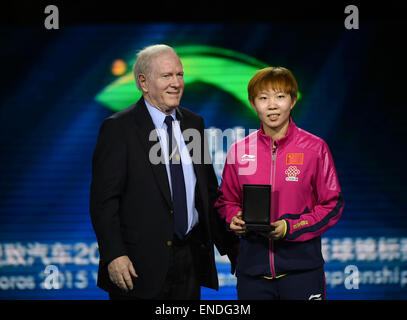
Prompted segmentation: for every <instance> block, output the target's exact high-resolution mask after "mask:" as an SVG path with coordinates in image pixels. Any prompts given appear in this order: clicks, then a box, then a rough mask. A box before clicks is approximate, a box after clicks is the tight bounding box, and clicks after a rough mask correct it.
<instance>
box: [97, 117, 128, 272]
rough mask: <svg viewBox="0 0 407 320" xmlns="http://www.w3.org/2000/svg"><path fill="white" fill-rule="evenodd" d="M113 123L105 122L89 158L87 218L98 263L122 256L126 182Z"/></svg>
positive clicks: (118, 136)
mask: <svg viewBox="0 0 407 320" xmlns="http://www.w3.org/2000/svg"><path fill="white" fill-rule="evenodd" d="M122 132H123V128H122V127H121V126H120V123H119V121H118V120H116V119H112V118H109V119H106V120H105V121H104V122H103V124H102V126H101V128H100V131H99V136H98V141H97V144H96V148H95V151H94V154H93V161H92V182H91V190H90V215H91V221H92V225H93V228H94V230H95V233H96V238H97V240H98V245H99V254H100V261H101V263H102V264H107V263H109V262H110V261H111V260H113V259H115V258H117V257H119V256H122V255H126V249H125V246H124V244H123V240H122V238H121V232H120V219H119V203H120V199H121V195H122V193H123V189H124V186H125V181H126V167H127V163H126V158H127V157H126V153H127V152H126V148H127V147H126V141H125V139H124V135H123V133H122Z"/></svg>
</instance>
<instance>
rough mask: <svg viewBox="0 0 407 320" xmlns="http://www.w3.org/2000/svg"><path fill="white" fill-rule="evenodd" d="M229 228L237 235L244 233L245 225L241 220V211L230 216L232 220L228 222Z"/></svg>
mask: <svg viewBox="0 0 407 320" xmlns="http://www.w3.org/2000/svg"><path fill="white" fill-rule="evenodd" d="M230 229H231V230H232V231H234V232H235V233H236V234H237V235H242V234H245V233H246V225H245V222H244V221H243V220H242V211H239V212H238V213H237V215H236V216H234V217H233V218H232V221H231V222H230Z"/></svg>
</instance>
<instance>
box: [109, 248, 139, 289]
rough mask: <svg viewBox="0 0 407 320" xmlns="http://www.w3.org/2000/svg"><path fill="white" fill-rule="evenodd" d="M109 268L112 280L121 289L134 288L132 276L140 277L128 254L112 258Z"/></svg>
mask: <svg viewBox="0 0 407 320" xmlns="http://www.w3.org/2000/svg"><path fill="white" fill-rule="evenodd" d="M107 270H108V271H109V278H110V280H111V281H112V282H113V283H114V284H115V285H117V286H118V287H119V288H120V289H123V290H125V291H129V290H133V281H132V280H131V276H133V277H135V278H138V275H137V273H136V271H135V270H134V267H133V264H132V263H131V261H130V259H129V257H128V256H121V257H118V258H116V259H114V260H112V261H111V262H110V263H109V265H108V266H107Z"/></svg>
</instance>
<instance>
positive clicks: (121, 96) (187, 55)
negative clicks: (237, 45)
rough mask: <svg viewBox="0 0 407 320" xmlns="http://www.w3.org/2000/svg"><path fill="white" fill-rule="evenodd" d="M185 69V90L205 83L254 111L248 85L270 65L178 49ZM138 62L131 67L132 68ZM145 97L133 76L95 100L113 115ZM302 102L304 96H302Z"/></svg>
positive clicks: (229, 53) (222, 52)
mask: <svg viewBox="0 0 407 320" xmlns="http://www.w3.org/2000/svg"><path fill="white" fill-rule="evenodd" d="M174 50H175V51H176V52H177V54H178V56H179V57H180V59H181V62H182V65H183V67H184V71H185V74H184V81H185V86H187V85H189V84H191V83H194V82H203V83H208V84H210V85H213V86H215V87H217V88H219V89H220V90H224V91H225V92H228V93H229V94H231V95H232V96H233V97H235V98H236V99H237V100H239V101H240V102H241V103H243V104H244V105H246V106H247V107H248V108H250V110H252V111H253V112H255V111H254V110H253V108H252V107H251V106H250V103H249V101H248V97H247V84H248V83H249V81H250V79H251V78H252V76H253V75H254V74H255V73H256V72H257V71H258V70H259V69H261V68H265V67H267V66H268V65H267V64H266V63H264V62H261V61H259V60H257V59H255V58H253V57H250V56H247V55H245V54H242V53H239V52H236V51H233V50H229V49H224V48H217V47H211V46H182V47H175V48H174ZM133 64H134V61H130V62H129V63H128V65H130V66H132V65H133ZM140 97H141V92H140V91H139V90H137V88H136V84H135V81H134V76H133V73H132V72H129V73H127V74H126V75H124V76H122V77H120V78H118V79H117V80H115V81H113V82H112V83H111V84H109V85H108V86H107V87H105V88H104V89H103V90H102V91H101V92H100V93H98V94H97V95H96V97H95V99H96V101H98V102H99V103H101V104H103V105H104V106H106V107H108V108H109V109H111V110H113V111H120V110H122V109H124V108H126V107H128V106H129V105H131V104H133V103H134V102H135V101H137V100H138V99H139V98H140ZM298 99H300V93H298Z"/></svg>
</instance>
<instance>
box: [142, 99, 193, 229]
mask: <svg viewBox="0 0 407 320" xmlns="http://www.w3.org/2000/svg"><path fill="white" fill-rule="evenodd" d="M144 102H145V103H146V106H147V110H148V112H149V113H150V116H151V118H152V119H153V123H154V126H155V128H156V129H157V133H158V139H159V140H160V145H161V150H162V153H163V155H164V160H165V167H166V168H167V176H168V182H169V185H170V190H171V196H172V185H171V172H170V164H169V161H168V144H167V125H166V124H165V122H164V119H165V117H166V116H167V114H165V113H164V112H162V111H160V110H158V109H157V108H155V107H153V106H152V105H151V104H150V103H149V102H148V101H147V100H146V99H144ZM170 116H171V117H173V118H174V120H175V121H174V122H173V133H174V137H175V140H176V141H177V144H178V147H179V153H180V156H181V161H182V171H183V172H184V181H185V190H186V192H187V210H188V229H187V233H188V232H189V231H191V229H192V228H193V227H194V226H195V225H196V224H197V223H198V211H197V210H196V208H195V185H196V176H195V172H194V165H193V163H192V159H191V156H190V154H189V151H188V148H187V147H186V145H185V141H184V138H183V137H182V133H181V128H180V126H179V121H178V120H177V118H176V113H175V110H174V111H173V112H172V113H171V114H170Z"/></svg>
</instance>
